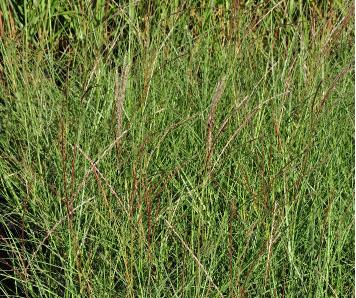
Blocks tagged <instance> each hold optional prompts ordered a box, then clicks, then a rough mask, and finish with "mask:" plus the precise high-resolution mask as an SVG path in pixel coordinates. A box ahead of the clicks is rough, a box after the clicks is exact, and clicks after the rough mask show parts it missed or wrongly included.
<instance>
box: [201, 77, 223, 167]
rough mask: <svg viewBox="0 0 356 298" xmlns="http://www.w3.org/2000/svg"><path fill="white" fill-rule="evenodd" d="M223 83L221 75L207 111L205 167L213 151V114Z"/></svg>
mask: <svg viewBox="0 0 356 298" xmlns="http://www.w3.org/2000/svg"><path fill="white" fill-rule="evenodd" d="M225 85H226V76H223V77H222V78H221V79H220V80H219V82H218V84H217V85H216V88H215V91H214V95H213V98H212V100H211V107H210V112H209V117H208V122H207V138H206V158H205V162H206V167H207V168H209V167H210V160H211V155H212V152H213V129H214V124H215V114H216V108H217V106H218V103H219V101H220V99H221V97H222V95H223V92H224V90H225Z"/></svg>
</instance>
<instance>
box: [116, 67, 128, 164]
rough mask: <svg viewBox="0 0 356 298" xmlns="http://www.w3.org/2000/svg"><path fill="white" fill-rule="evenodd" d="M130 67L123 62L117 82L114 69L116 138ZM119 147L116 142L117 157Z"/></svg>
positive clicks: (118, 133)
mask: <svg viewBox="0 0 356 298" xmlns="http://www.w3.org/2000/svg"><path fill="white" fill-rule="evenodd" d="M130 67H131V65H130V64H128V63H125V65H124V67H123V70H122V74H121V80H120V82H119V75H118V70H116V77H115V99H116V117H117V118H116V120H117V126H116V138H119V136H120V135H121V130H122V113H123V107H124V99H125V93H126V85H127V80H128V77H129V72H130ZM119 148H120V143H119V142H117V143H116V150H117V154H118V157H119Z"/></svg>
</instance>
